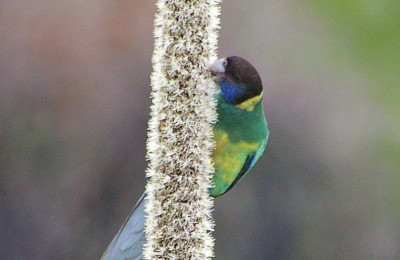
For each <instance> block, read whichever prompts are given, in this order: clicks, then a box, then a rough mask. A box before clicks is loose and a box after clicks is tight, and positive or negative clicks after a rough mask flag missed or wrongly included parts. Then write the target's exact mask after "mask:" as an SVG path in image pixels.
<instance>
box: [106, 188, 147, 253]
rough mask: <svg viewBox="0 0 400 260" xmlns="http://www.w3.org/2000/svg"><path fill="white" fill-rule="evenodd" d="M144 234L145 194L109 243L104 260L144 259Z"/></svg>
mask: <svg viewBox="0 0 400 260" xmlns="http://www.w3.org/2000/svg"><path fill="white" fill-rule="evenodd" d="M144 243H145V236H144V194H143V195H142V197H141V198H140V199H139V201H138V202H137V203H136V206H135V207H134V208H133V210H132V213H131V214H130V216H129V217H128V218H127V220H126V221H125V223H124V225H122V227H121V228H120V230H119V231H118V233H117V234H116V235H115V237H114V239H113V240H112V241H111V242H110V244H109V245H108V247H107V249H106V251H105V252H104V254H103V256H102V257H101V259H102V260H119V259H121V260H122V259H132V260H140V259H142V253H143V244H144Z"/></svg>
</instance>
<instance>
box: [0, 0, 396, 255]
mask: <svg viewBox="0 0 400 260" xmlns="http://www.w3.org/2000/svg"><path fill="white" fill-rule="evenodd" d="M154 5H155V2H154V1H137V0H129V1H127V0H122V1H121V0H119V1H114V0H108V1H107V0H100V1H99V0H96V1H94V0H91V1H90V0H87V1H78V0H68V1H66V0H60V1H50V0H37V1H11V0H3V1H1V2H0V234H1V239H0V258H1V259H98V258H99V257H100V255H101V254H102V252H103V251H104V249H105V247H106V246H107V244H108V243H109V242H110V240H111V239H112V237H113V236H114V234H115V233H116V232H117V230H118V228H119V227H120V225H121V224H122V223H123V221H124V220H125V218H126V217H127V216H128V214H129V212H130V210H131V208H132V207H133V205H134V204H135V202H136V200H137V199H138V198H139V196H140V195H141V193H142V192H143V191H144V185H145V177H144V176H145V175H144V170H145V166H146V162H145V141H146V128H147V120H148V118H149V117H148V114H149V105H150V100H149V93H150V87H149V74H150V71H151V55H152V50H153V47H152V44H153V39H152V30H153V17H154V12H155V7H154ZM399 14H400V3H399V2H398V1H395V0H380V1H377V0H336V1H329V0H328V1H326V0H305V1H288V0H282V1H272V0H254V1H239V0H232V1H224V3H223V5H222V29H221V31H220V44H219V46H220V48H219V56H221V57H223V56H226V55H232V54H234V55H240V56H243V57H245V58H247V59H248V60H249V61H251V62H252V63H253V64H254V65H255V67H256V68H257V69H258V71H259V72H260V74H261V76H262V80H263V83H264V87H265V100H264V101H265V110H266V114H267V117H268V120H269V124H270V129H271V136H270V141H269V146H268V147H267V151H266V154H265V156H264V157H263V158H262V159H261V162H260V163H258V165H257V166H256V167H255V169H254V170H253V172H252V174H250V175H249V176H248V177H247V178H246V179H245V180H244V181H242V182H241V184H240V185H239V186H237V188H235V189H233V190H232V191H231V192H230V193H228V194H227V195H226V196H224V197H222V198H219V199H218V200H216V202H215V204H216V205H215V214H214V215H215V219H216V232H215V237H216V258H217V259H395V258H397V257H398V256H399V255H400V250H399V244H400V205H399V202H398V198H399V197H400V113H399V112H400V86H399V82H400V15H399Z"/></svg>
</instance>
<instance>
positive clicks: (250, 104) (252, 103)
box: [236, 92, 263, 112]
mask: <svg viewBox="0 0 400 260" xmlns="http://www.w3.org/2000/svg"><path fill="white" fill-rule="evenodd" d="M262 96H263V92H261V93H260V95H258V96H255V97H252V98H249V99H247V100H245V101H243V102H242V103H240V104H238V105H236V107H237V108H239V109H243V110H246V111H249V112H250V111H254V108H255V107H256V106H257V105H258V104H259V103H260V102H261V101H262Z"/></svg>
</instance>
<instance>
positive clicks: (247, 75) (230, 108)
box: [101, 56, 269, 260]
mask: <svg viewBox="0 0 400 260" xmlns="http://www.w3.org/2000/svg"><path fill="white" fill-rule="evenodd" d="M210 72H211V74H212V76H213V77H214V81H215V83H216V84H217V86H218V87H219V90H218V91H217V92H216V93H215V94H214V95H213V97H214V98H215V100H216V102H217V115H218V120H217V122H216V123H215V124H214V126H213V132H214V141H215V143H216V146H215V148H214V150H213V153H212V159H213V163H214V169H215V174H214V176H213V179H212V181H213V187H212V188H210V189H209V194H210V195H211V196H212V197H219V196H221V195H223V194H225V193H226V192H228V191H229V190H230V189H232V187H234V186H235V185H236V184H237V183H238V182H239V181H240V180H241V179H243V177H244V176H245V175H246V174H247V173H248V172H249V171H250V170H251V169H252V168H253V166H254V165H255V163H256V162H257V161H258V159H259V158H260V157H261V155H262V154H263V153H264V150H265V148H266V145H267V141H268V137H269V128H268V123H267V120H266V117H265V114H264V109H263V86H262V82H261V78H260V76H259V74H258V72H257V70H256V69H255V68H254V66H253V65H252V64H251V63H250V62H248V61H247V60H245V59H244V58H241V57H238V56H229V57H226V58H222V59H218V60H216V61H215V62H213V63H212V64H211V66H210ZM144 197H145V195H144V194H143V195H142V197H141V198H140V199H139V201H138V202H137V204H136V205H135V207H134V208H133V210H132V212H131V214H130V216H129V217H128V219H127V220H126V221H125V223H124V225H123V226H122V227H121V229H120V230H119V231H118V233H117V234H116V236H115V237H114V239H113V240H112V241H111V242H110V244H109V245H108V247H107V249H106V251H105V252H104V254H103V256H102V258H101V259H104V260H111V259H134V260H139V259H141V258H142V252H143V245H144V243H145V236H144V221H145V216H144V215H145V214H144V201H145V200H144Z"/></svg>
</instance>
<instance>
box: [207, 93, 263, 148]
mask: <svg viewBox="0 0 400 260" xmlns="http://www.w3.org/2000/svg"><path fill="white" fill-rule="evenodd" d="M217 113H218V122H217V124H216V125H215V128H216V129H221V130H223V131H225V132H227V133H228V135H229V139H230V140H231V142H239V141H247V142H257V141H263V140H265V139H266V137H267V136H268V125H267V121H266V120H265V116H264V111H263V104H262V100H261V102H259V103H258V104H257V105H255V107H254V110H253V111H247V110H243V109H240V108H237V107H235V106H233V105H231V104H228V103H226V102H225V100H224V99H223V98H222V97H221V96H220V95H218V106H217Z"/></svg>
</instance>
